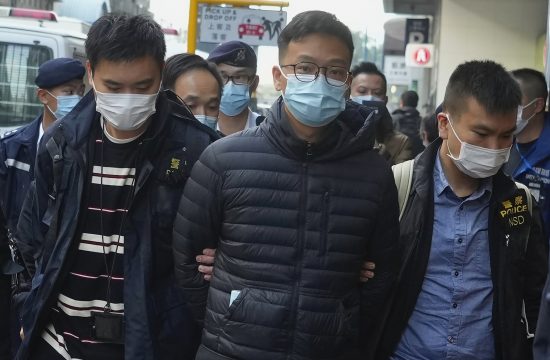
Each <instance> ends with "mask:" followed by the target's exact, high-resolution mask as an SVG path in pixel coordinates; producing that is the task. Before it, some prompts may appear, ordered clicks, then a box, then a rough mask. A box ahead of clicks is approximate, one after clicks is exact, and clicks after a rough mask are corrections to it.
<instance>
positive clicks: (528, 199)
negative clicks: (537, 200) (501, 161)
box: [516, 181, 533, 215]
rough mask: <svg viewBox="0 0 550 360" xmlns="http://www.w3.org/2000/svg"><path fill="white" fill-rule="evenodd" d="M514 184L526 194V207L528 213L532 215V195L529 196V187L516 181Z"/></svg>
mask: <svg viewBox="0 0 550 360" xmlns="http://www.w3.org/2000/svg"><path fill="white" fill-rule="evenodd" d="M516 186H517V188H518V189H522V190H523V191H525V195H526V196H527V207H528V208H529V214H531V215H533V197H532V196H531V191H530V190H529V188H528V187H527V186H526V185H525V184H523V183H520V182H518V181H516Z"/></svg>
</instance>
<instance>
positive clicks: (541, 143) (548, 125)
mask: <svg viewBox="0 0 550 360" xmlns="http://www.w3.org/2000/svg"><path fill="white" fill-rule="evenodd" d="M516 151H517V150H516ZM517 156H520V158H521V155H519V154H517ZM524 157H525V159H526V160H527V161H528V162H529V164H530V165H531V166H534V165H536V164H537V163H539V162H541V161H543V160H546V159H547V158H550V113H546V114H545V117H544V127H543V128H542V132H541V133H540V136H539V138H538V139H537V141H536V143H535V145H534V146H533V148H532V149H531V151H530V152H529V153H528V154H526V155H525V156H524ZM527 170H528V164H525V162H524V161H521V160H520V161H519V166H518V168H517V170H515V171H514V174H516V176H517V175H519V174H521V173H522V172H525V171H527Z"/></svg>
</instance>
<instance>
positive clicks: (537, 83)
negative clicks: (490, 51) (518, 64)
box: [512, 68, 548, 102]
mask: <svg viewBox="0 0 550 360" xmlns="http://www.w3.org/2000/svg"><path fill="white" fill-rule="evenodd" d="M512 76H513V77H514V78H516V79H517V80H519V81H521V84H520V85H522V86H520V88H521V89H522V90H523V95H525V97H527V98H528V99H529V101H531V100H533V99H536V98H543V99H544V101H545V102H546V100H547V99H548V85H547V83H546V78H545V77H544V74H543V73H541V72H540V71H537V70H534V69H528V68H523V69H517V70H514V71H512Z"/></svg>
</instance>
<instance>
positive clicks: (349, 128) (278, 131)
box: [260, 97, 375, 161]
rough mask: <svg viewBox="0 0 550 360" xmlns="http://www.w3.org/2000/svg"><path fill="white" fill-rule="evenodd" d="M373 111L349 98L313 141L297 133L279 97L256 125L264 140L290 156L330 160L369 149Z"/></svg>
mask: <svg viewBox="0 0 550 360" xmlns="http://www.w3.org/2000/svg"><path fill="white" fill-rule="evenodd" d="M374 122H375V114H374V113H373V112H372V111H369V110H368V109H367V108H365V107H364V106H361V105H357V104H355V103H353V102H351V101H348V102H347V103H346V108H345V110H344V111H343V112H342V113H340V115H338V117H337V118H336V120H335V121H333V122H332V123H330V124H329V125H327V126H326V127H325V128H324V133H323V135H322V136H321V138H320V140H319V141H317V142H316V143H312V144H308V142H306V141H304V140H301V139H300V138H298V137H297V135H296V133H295V132H294V130H293V129H292V126H291V125H290V122H289V120H288V117H287V115H286V112H285V110H284V100H283V98H282V97H279V99H277V101H275V103H274V104H273V106H272V107H271V109H270V110H269V112H268V116H267V118H266V120H265V121H264V122H262V124H261V125H260V127H261V128H262V129H263V130H264V132H265V133H266V135H267V138H268V140H269V141H270V142H271V143H272V144H273V145H274V146H275V147H277V148H278V149H279V150H280V151H281V152H283V153H284V154H285V155H286V156H288V157H290V158H294V159H297V160H300V161H303V160H317V161H320V160H333V159H337V158H343V157H346V156H348V155H351V154H353V153H357V152H359V151H364V150H370V149H372V148H373V145H374V128H375V125H374Z"/></svg>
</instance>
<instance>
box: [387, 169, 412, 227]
mask: <svg viewBox="0 0 550 360" xmlns="http://www.w3.org/2000/svg"><path fill="white" fill-rule="evenodd" d="M413 170H414V159H413V160H407V161H405V162H402V163H400V164H397V165H393V166H392V171H393V178H394V180H395V186H396V187H397V199H398V201H399V220H401V218H402V217H403V214H404V213H405V208H406V207H407V200H408V199H409V195H410V193H411V186H412V178H413Z"/></svg>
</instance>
